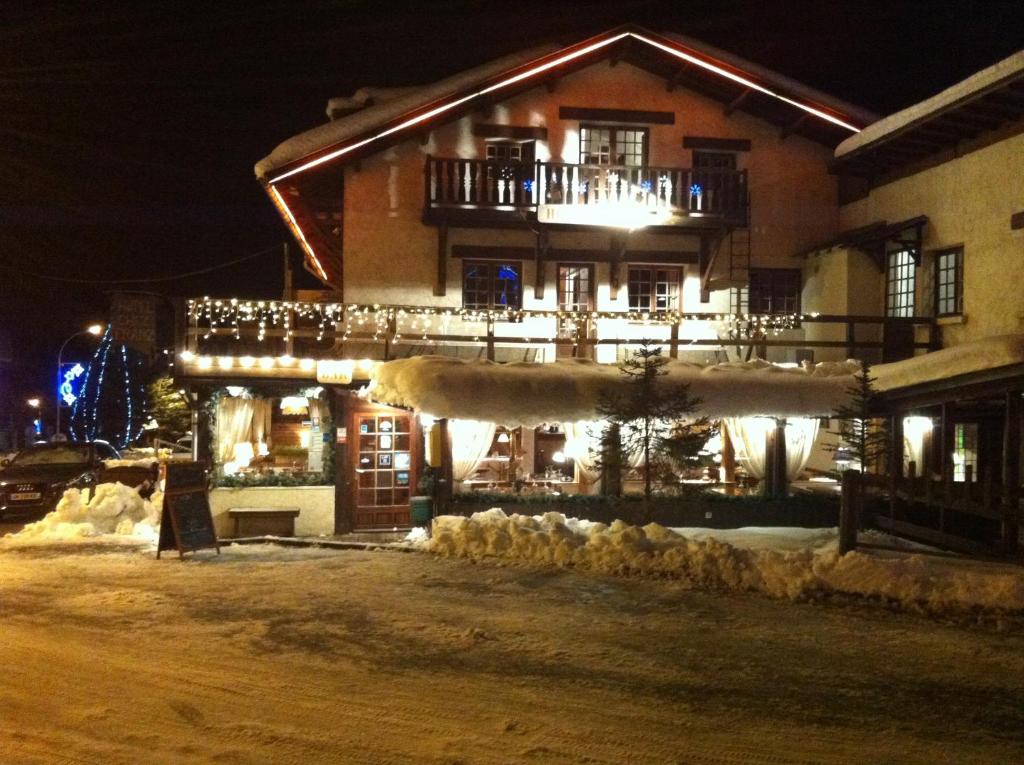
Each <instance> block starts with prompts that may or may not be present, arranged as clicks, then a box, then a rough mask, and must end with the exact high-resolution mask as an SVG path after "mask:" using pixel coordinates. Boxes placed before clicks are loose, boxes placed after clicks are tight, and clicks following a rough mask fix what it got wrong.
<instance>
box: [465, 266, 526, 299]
mask: <svg viewBox="0 0 1024 765" xmlns="http://www.w3.org/2000/svg"><path fill="white" fill-rule="evenodd" d="M462 305H463V306H464V307H465V308H474V309H497V310H501V309H505V308H510V309H518V308H520V307H521V306H522V266H521V265H520V264H519V263H503V262H501V261H497V260H493V261H486V260H485V261H466V262H465V263H464V264H463V266H462Z"/></svg>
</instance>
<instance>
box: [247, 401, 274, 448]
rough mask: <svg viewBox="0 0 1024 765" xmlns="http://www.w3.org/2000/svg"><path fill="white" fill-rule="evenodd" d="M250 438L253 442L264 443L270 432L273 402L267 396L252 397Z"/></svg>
mask: <svg viewBox="0 0 1024 765" xmlns="http://www.w3.org/2000/svg"><path fill="white" fill-rule="evenodd" d="M252 408H253V412H252V440H253V443H256V444H261V443H266V441H267V435H268V434H269V433H270V417H271V412H273V411H274V402H273V401H272V400H270V399H267V398H254V399H252ZM268 446H269V444H268Z"/></svg>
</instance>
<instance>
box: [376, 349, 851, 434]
mask: <svg viewBox="0 0 1024 765" xmlns="http://www.w3.org/2000/svg"><path fill="white" fill-rule="evenodd" d="M665 369H666V370H667V371H668V374H667V375H665V377H664V378H662V379H663V380H664V384H665V385H689V386H690V394H691V395H692V396H696V397H697V398H700V399H701V401H702V402H703V403H702V405H701V409H702V410H703V412H704V413H705V414H708V415H710V416H712V417H745V416H757V415H774V416H781V417H785V416H790V417H808V416H810V417H814V416H824V415H828V414H830V413H831V412H833V411H835V409H836V408H837V407H838V406H840V405H841V404H843V403H845V402H846V401H847V399H848V396H849V390H850V388H851V387H852V386H853V374H855V373H856V372H857V371H858V370H859V369H860V364H859V362H856V361H846V362H825V363H821V364H816V365H810V364H808V365H807V366H800V367H795V366H789V367H784V366H781V365H778V364H772V363H770V362H767V361H763V360H760V359H758V360H754V361H749V362H733V363H725V364H714V365H710V366H708V365H703V364H694V363H690V362H686V361H677V360H673V361H670V362H669V363H668V364H667V365H666V367H665ZM628 384H629V383H628V381H627V379H626V377H625V375H623V374H622V373H621V372H620V371H619V369H618V367H616V366H614V365H609V364H598V363H596V362H594V361H590V360H589V359H563V360H560V361H555V362H553V363H547V364H542V363H531V362H514V363H507V364H499V363H496V362H493V361H486V360H466V359H454V358H450V357H446V356H415V357H412V358H407V359H396V360H395V361H387V362H384V363H382V364H378V365H377V366H376V367H375V368H374V371H373V373H372V374H371V379H370V384H369V386H368V389H367V395H368V396H369V397H370V398H371V399H373V400H374V401H377V402H379V403H382V404H391V405H394V406H404V407H407V408H411V409H414V410H416V411H418V412H424V413H427V414H431V415H433V416H435V417H455V418H461V419H468V420H485V421H488V422H499V423H501V424H503V425H508V426H517V425H521V426H525V427H536V426H538V425H541V424H542V423H545V422H566V421H578V420H593V419H597V418H598V412H597V407H598V403H599V402H600V400H601V398H602V396H603V395H605V394H607V393H611V392H613V391H615V390H617V389H619V388H621V387H622V386H625V385H628ZM470 392H471V393H472V395H469V394H470Z"/></svg>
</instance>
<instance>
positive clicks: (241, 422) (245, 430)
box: [217, 396, 255, 464]
mask: <svg viewBox="0 0 1024 765" xmlns="http://www.w3.org/2000/svg"><path fill="white" fill-rule="evenodd" d="M254 411H255V405H254V402H253V399H251V398H241V397H240V396H224V397H222V398H221V400H220V401H219V402H218V404H217V456H218V457H219V458H220V461H221V464H223V463H225V462H231V461H232V460H234V458H235V444H238V443H242V442H249V441H251V440H252V419H253V412H254Z"/></svg>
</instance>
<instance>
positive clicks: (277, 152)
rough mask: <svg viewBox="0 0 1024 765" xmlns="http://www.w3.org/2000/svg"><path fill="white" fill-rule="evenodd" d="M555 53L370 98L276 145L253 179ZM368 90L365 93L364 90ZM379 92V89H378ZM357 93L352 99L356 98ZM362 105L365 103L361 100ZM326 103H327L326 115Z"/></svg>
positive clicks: (514, 58) (525, 55) (516, 56)
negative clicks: (370, 101) (352, 111)
mask: <svg viewBox="0 0 1024 765" xmlns="http://www.w3.org/2000/svg"><path fill="white" fill-rule="evenodd" d="M557 50H558V46H557V45H543V46H540V47H537V48H530V49H528V50H524V51H520V52H518V53H513V54H511V55H509V56H502V57H501V58H496V59H494V60H493V61H489V62H488V63H486V64H482V65H480V66H476V67H473V68H472V69H467V70H466V71H464V72H460V73H459V74H456V75H453V76H452V77H446V78H445V79H443V80H438V81H437V82H433V83H430V84H429V85H424V86H422V87H416V88H390V89H388V90H390V91H399V90H403V91H408V92H406V93H404V94H403V95H398V96H397V97H391V98H386V99H377V98H374V99H373V100H374V105H373V106H367V107H366V108H364V109H360V110H359V111H357V112H356V113H355V114H351V115H349V116H347V117H342V118H340V119H336V120H334V121H333V122H328V123H327V124H325V125H318V126H317V127H315V128H312V129H311V130H307V131H305V132H304V133H299V134H298V135H297V136H293V137H292V138H289V139H288V140H287V141H285V142H284V143H282V144H280V145H279V146H278V147H277V148H276V149H274V150H273V151H272V152H271V153H270V154H269V155H268V156H266V157H264V158H263V159H261V160H260V161H259V162H257V163H256V176H257V177H258V178H263V177H265V176H267V175H268V174H270V173H271V172H272V171H274V170H276V169H277V168H280V167H284V166H285V165H289V164H291V163H292V162H296V161H298V160H300V159H302V158H303V157H306V156H308V155H310V154H312V153H314V152H316V151H319V150H321V149H324V148H326V147H328V146H334V145H335V144H339V143H344V142H345V141H347V140H349V139H350V138H355V137H356V136H358V135H360V134H362V133H364V132H366V131H367V130H371V129H373V128H375V127H377V126H379V125H383V124H385V123H386V122H389V121H390V120H393V119H396V118H398V117H401V116H402V115H403V114H406V113H408V112H411V111H413V110H414V109H417V108H419V107H422V106H425V105H427V104H430V103H432V102H434V101H438V100H440V99H443V98H445V97H447V96H452V95H455V94H456V93H460V92H462V91H463V90H465V89H467V88H471V87H473V86H474V85H475V84H477V83H479V82H482V81H484V80H487V79H489V78H491V77H495V76H497V75H499V74H501V73H502V72H504V71H506V70H508V69H513V68H515V67H517V66H522V65H523V64H528V63H529V62H531V61H533V60H534V59H537V58H540V57H541V56H543V55H546V54H548V53H554V52H555V51H557ZM365 90H369V89H365ZM382 90H383V89H382ZM358 95H359V94H358V92H357V95H356V96H353V98H358ZM364 103H365V100H364ZM329 110H330V103H328V111H329Z"/></svg>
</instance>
